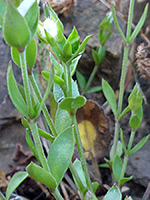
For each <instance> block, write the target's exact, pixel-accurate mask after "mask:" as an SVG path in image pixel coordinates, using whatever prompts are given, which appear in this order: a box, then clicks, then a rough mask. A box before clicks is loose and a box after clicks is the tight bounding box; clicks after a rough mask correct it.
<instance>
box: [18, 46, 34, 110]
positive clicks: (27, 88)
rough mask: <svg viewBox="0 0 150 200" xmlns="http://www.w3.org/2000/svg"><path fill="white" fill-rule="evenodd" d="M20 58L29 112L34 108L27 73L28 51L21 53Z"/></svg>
mask: <svg viewBox="0 0 150 200" xmlns="http://www.w3.org/2000/svg"><path fill="white" fill-rule="evenodd" d="M19 56H20V63H21V72H22V79H23V84H24V91H25V98H26V102H27V108H28V112H30V111H31V108H32V101H31V92H30V86H29V81H28V71H27V63H26V51H25V50H24V51H23V52H19Z"/></svg>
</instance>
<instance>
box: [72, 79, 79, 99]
mask: <svg viewBox="0 0 150 200" xmlns="http://www.w3.org/2000/svg"><path fill="white" fill-rule="evenodd" d="M71 81H72V97H73V98H76V97H77V96H80V93H79V89H78V85H77V82H76V81H74V80H73V79H72V80H71Z"/></svg>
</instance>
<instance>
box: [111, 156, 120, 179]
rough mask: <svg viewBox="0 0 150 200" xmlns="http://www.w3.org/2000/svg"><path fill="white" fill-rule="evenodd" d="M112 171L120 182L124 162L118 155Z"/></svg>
mask: <svg viewBox="0 0 150 200" xmlns="http://www.w3.org/2000/svg"><path fill="white" fill-rule="evenodd" d="M112 170H113V175H114V177H115V179H116V181H117V182H119V180H120V175H121V171H122V160H121V158H120V157H119V156H118V155H116V156H115V158H114V160H113V165H112Z"/></svg>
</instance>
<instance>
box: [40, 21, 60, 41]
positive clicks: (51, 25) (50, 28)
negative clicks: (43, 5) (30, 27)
mask: <svg viewBox="0 0 150 200" xmlns="http://www.w3.org/2000/svg"><path fill="white" fill-rule="evenodd" d="M43 25H44V29H45V30H46V31H47V32H48V33H49V34H50V35H51V36H52V37H53V38H55V37H56V36H57V25H56V23H55V22H54V21H53V20H51V19H50V18H47V19H46V20H45V21H44V22H43Z"/></svg>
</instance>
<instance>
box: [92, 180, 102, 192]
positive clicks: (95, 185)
mask: <svg viewBox="0 0 150 200" xmlns="http://www.w3.org/2000/svg"><path fill="white" fill-rule="evenodd" d="M99 185H100V184H99V183H98V182H93V183H92V188H93V192H94V193H95V192H96V190H97V189H98V187H99Z"/></svg>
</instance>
